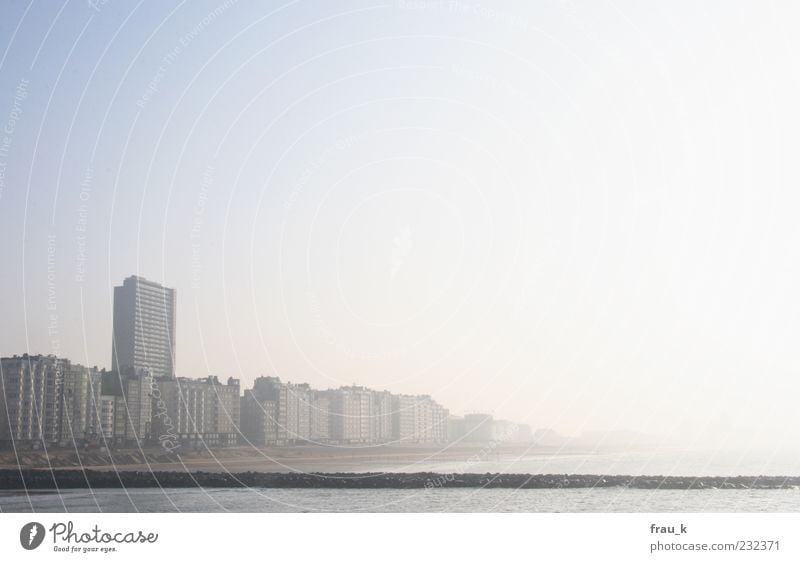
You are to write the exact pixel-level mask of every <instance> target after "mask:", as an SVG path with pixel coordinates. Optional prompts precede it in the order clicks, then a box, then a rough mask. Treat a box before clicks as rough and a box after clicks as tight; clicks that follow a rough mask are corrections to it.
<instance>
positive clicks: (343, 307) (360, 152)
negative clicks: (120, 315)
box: [0, 0, 800, 438]
mask: <svg viewBox="0 0 800 562" xmlns="http://www.w3.org/2000/svg"><path fill="white" fill-rule="evenodd" d="M797 16H798V13H797V9H796V8H795V7H794V6H793V5H792V4H791V3H789V2H786V3H771V4H769V5H763V4H762V3H757V2H749V3H741V2H708V3H701V4H698V3H695V2H678V3H672V2H671V3H657V4H651V5H650V6H648V7H645V6H644V5H643V3H640V2H614V3H609V2H560V1H543V2H527V1H525V2H522V1H520V2H502V3H496V2H491V3H490V2H472V1H467V0H464V1H463V2H448V1H400V2H398V1H387V2H374V1H363V2H335V3H334V2H288V3H285V4H284V3H277V2H276V3H273V2H244V1H241V0H240V1H238V2H228V3H225V2H224V1H211V2H185V3H174V2H143V3H141V4H136V3H134V2H116V1H109V2H108V3H106V4H101V3H98V4H87V3H85V2H69V3H67V4H66V6H65V7H64V8H63V9H62V8H61V6H60V5H58V3H48V2H34V3H33V4H32V5H29V4H28V3H27V2H6V3H4V7H3V8H2V18H0V53H2V55H0V56H2V57H3V58H2V59H0V62H2V66H0V84H1V85H2V87H1V88H0V123H2V124H3V126H6V125H7V124H8V121H9V119H10V118H11V116H12V115H17V116H18V117H19V118H18V119H16V120H14V122H13V123H12V127H11V129H12V130H11V134H5V137H7V138H8V139H9V140H10V145H9V150H8V157H7V158H3V159H0V164H5V168H4V175H3V176H2V177H3V182H4V183H3V184H2V192H1V193H0V235H2V246H0V260H1V261H0V263H2V264H3V272H2V275H0V311H2V312H1V313H2V322H0V353H2V354H3V355H7V354H13V353H21V352H25V351H28V350H29V351H31V352H34V353H50V352H56V353H58V354H60V355H64V356H66V357H69V358H71V359H73V360H75V361H78V362H82V363H88V364H92V365H94V364H96V365H99V366H108V365H109V363H110V354H111V344H110V326H111V306H110V303H111V295H112V287H113V286H114V285H116V284H119V283H120V282H121V281H122V279H123V278H124V277H126V276H127V275H130V274H133V273H137V274H140V275H143V276H145V277H147V278H149V279H152V280H156V281H160V282H163V283H165V284H167V285H169V286H173V287H176V288H177V289H178V350H177V358H178V359H177V362H178V365H177V366H178V372H179V374H181V375H185V376H203V375H206V374H207V373H209V372H210V373H214V374H219V375H222V376H228V375H233V376H238V377H241V378H242V379H243V380H244V381H245V383H248V382H249V381H250V380H252V378H254V377H255V376H258V375H260V374H278V375H279V376H281V377H282V378H284V379H288V380H292V381H307V382H310V383H311V384H312V385H313V386H317V387H328V386H338V385H339V384H349V383H352V382H356V383H359V384H366V385H369V386H374V387H377V388H388V389H390V390H393V391H395V392H411V393H429V394H432V395H433V396H434V397H435V398H437V399H438V400H439V401H440V402H442V403H444V404H446V405H448V406H449V407H451V408H452V409H453V410H454V411H456V412H459V413H461V412H466V411H472V410H484V411H492V412H494V413H495V414H496V415H497V416H500V417H511V418H515V419H518V420H520V421H528V422H529V423H532V424H533V425H534V426H551V427H555V428H556V429H558V430H561V431H564V432H566V433H577V432H580V431H581V430H582V429H585V428H595V427H599V428H619V427H624V428H632V429H639V430H642V431H649V432H654V433H659V434H663V435H672V436H675V435H681V436H687V435H688V436H689V437H690V438H694V437H698V438H701V437H703V436H704V435H705V429H706V428H711V429H714V430H715V431H717V430H719V429H725V428H729V427H733V428H739V427H749V428H754V430H755V431H756V433H757V434H760V435H762V436H763V435H765V434H767V433H768V432H770V433H771V432H776V431H778V429H779V428H781V427H785V426H792V427H800V424H798V423H797V422H798V421H800V420H798V418H797V416H798V415H797V413H796V407H795V405H794V402H795V398H794V397H795V396H796V394H797V391H798V390H800V388H799V387H798V383H797V374H798V370H800V358H799V357H798V353H797V345H796V342H797V341H800V324H799V323H798V320H800V297H798V289H797V288H798V287H800V264H799V262H798V258H799V257H800V228H798V226H797V218H796V216H797V209H798V204H799V203H800V196H798V189H797V186H798V185H799V183H798V180H800V170H798V163H797V158H796V155H797V153H798V148H800V133H799V132H798V131H800V126H799V125H800V113H798V110H797V104H796V99H798V93H800V92H798V70H797V68H798V66H797V61H796V56H795V55H794V53H797V52H800V49H798V47H799V46H798V44H797V43H798V39H797V36H796V34H795V33H794V25H793V23H792V22H794V21H797ZM20 85H21V86H22V88H23V89H24V90H25V93H26V96H24V99H22V96H20V95H18V90H19V86H20ZM15 92H17V96H16V97H17V99H16V102H15ZM15 103H16V105H15ZM2 140H3V139H2V138H0V141H2ZM82 184H83V187H82ZM82 228H85V232H83V231H81V229H82ZM48 237H50V238H48ZM49 256H52V263H51V267H50V271H49V273H50V277H49V278H48V257H49ZM790 397H791V398H790ZM715 435H728V434H727V433H715ZM737 435H742V434H737Z"/></svg>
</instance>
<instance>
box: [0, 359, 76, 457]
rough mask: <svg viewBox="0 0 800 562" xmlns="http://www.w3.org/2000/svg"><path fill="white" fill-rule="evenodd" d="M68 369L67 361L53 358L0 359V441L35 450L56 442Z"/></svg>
mask: <svg viewBox="0 0 800 562" xmlns="http://www.w3.org/2000/svg"><path fill="white" fill-rule="evenodd" d="M68 368H69V361H65V360H64V359H59V358H58V357H55V356H53V355H46V356H45V355H27V354H26V355H23V356H22V357H17V356H15V357H4V358H2V360H0V383H2V387H0V390H2V394H3V395H2V399H0V442H2V443H3V444H12V443H13V444H16V445H21V446H33V447H38V446H41V445H46V444H48V443H55V442H57V441H58V438H59V436H60V430H61V413H62V408H61V400H62V386H63V384H64V371H65V369H68Z"/></svg>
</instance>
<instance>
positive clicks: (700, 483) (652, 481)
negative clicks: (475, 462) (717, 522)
mask: <svg viewBox="0 0 800 562" xmlns="http://www.w3.org/2000/svg"><path fill="white" fill-rule="evenodd" d="M158 487H161V488H197V487H204V488H245V487H252V488H360V489H365V488H366V489H368V488H393V489H415V488H417V489H418V488H428V489H438V488H635V489H645V490H655V489H665V490H703V489H731V490H735V489H745V490H746V489H790V488H797V487H800V476H787V477H784V476H732V477H722V476H700V477H684V476H620V475H616V476H606V475H594V474H442V473H434V472H418V473H412V474H404V473H352V472H348V473H307V474H306V473H277V472H241V473H216V472H166V471H165V472H136V471H121V472H112V471H96V470H86V471H83V470H52V471H51V470H43V469H22V470H0V489H2V490H23V489H38V490H42V489H51V490H55V489H70V488H72V489H74V488H158Z"/></svg>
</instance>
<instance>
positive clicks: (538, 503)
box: [0, 488, 800, 513]
mask: <svg viewBox="0 0 800 562" xmlns="http://www.w3.org/2000/svg"><path fill="white" fill-rule="evenodd" d="M0 509H1V510H2V511H4V512H30V511H37V512H64V511H69V512H99V511H103V512H135V511H140V512H224V511H234V512H258V513H269V512H314V511H322V512H354V511H366V512H649V511H652V512H670V511H684V512H714V511H720V512H756V511H768V512H797V511H800V490H623V489H607V488H606V489H575V490H497V489H494V490H483V489H469V490H453V489H450V490H446V489H434V490H424V489H423V490H303V489H298V490H264V489H239V490H231V489H205V490H197V489H163V490H159V489H146V490H127V491H126V490H95V491H90V490H70V491H66V492H62V493H61V494H58V493H55V492H42V493H31V494H28V495H25V494H17V493H4V492H0Z"/></svg>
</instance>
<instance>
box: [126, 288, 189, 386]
mask: <svg viewBox="0 0 800 562" xmlns="http://www.w3.org/2000/svg"><path fill="white" fill-rule="evenodd" d="M113 330H114V331H113V334H112V342H111V368H112V370H114V371H117V372H120V373H121V372H124V371H125V370H126V369H128V368H133V369H137V370H138V369H147V370H148V371H149V372H150V375H151V376H153V377H156V378H160V377H173V376H174V375H175V289H169V288H167V287H164V286H163V285H160V284H158V283H154V282H152V281H148V280H147V279H145V278H143V277H138V276H135V275H133V276H131V277H128V278H127V279H125V280H124V281H123V282H122V285H121V286H119V287H114V328H113Z"/></svg>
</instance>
